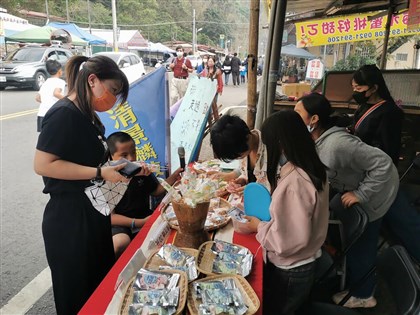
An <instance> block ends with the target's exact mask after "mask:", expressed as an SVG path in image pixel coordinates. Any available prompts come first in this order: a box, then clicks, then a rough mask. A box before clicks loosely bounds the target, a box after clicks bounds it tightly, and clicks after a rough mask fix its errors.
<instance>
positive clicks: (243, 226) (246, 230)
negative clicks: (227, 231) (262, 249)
mask: <svg viewBox="0 0 420 315" xmlns="http://www.w3.org/2000/svg"><path fill="white" fill-rule="evenodd" d="M243 218H244V219H246V220H247V222H242V221H238V220H235V219H233V220H232V222H233V228H234V230H235V232H237V233H241V234H250V233H256V232H258V224H260V222H261V221H260V219H258V218H256V217H252V216H248V215H244V216H243Z"/></svg>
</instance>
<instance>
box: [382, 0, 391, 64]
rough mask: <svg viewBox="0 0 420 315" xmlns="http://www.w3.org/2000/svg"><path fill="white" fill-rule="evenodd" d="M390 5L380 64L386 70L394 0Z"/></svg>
mask: <svg viewBox="0 0 420 315" xmlns="http://www.w3.org/2000/svg"><path fill="white" fill-rule="evenodd" d="M389 5H390V6H389V8H388V19H387V21H386V25H385V37H384V46H383V48H382V55H381V62H380V65H379V67H380V69H381V70H384V69H385V68H386V54H387V52H388V42H389V33H390V31H391V20H392V14H393V13H394V6H393V1H392V0H390V2H389Z"/></svg>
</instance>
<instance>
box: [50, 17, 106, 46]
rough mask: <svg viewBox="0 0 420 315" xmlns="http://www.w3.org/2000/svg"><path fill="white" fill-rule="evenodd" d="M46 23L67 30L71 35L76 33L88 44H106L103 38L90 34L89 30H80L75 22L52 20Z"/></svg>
mask: <svg viewBox="0 0 420 315" xmlns="http://www.w3.org/2000/svg"><path fill="white" fill-rule="evenodd" d="M48 25H49V26H52V27H55V28H61V29H64V30H66V31H67V32H69V33H70V34H71V35H72V36H73V35H76V36H78V37H80V38H81V39H83V40H85V41H87V42H88V43H89V44H90V45H105V44H106V40H105V39H103V38H100V37H98V36H95V35H92V34H90V33H89V32H86V31H84V30H82V29H81V28H80V27H78V26H77V25H76V24H73V23H59V22H52V23H48Z"/></svg>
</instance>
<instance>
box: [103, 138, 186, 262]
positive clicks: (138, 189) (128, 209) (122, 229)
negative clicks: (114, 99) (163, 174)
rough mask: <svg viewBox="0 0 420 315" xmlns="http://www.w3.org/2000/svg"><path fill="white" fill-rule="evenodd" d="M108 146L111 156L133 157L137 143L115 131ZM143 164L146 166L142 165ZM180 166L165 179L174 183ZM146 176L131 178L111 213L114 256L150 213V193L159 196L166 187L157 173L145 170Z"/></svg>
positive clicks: (134, 234) (134, 158)
mask: <svg viewBox="0 0 420 315" xmlns="http://www.w3.org/2000/svg"><path fill="white" fill-rule="evenodd" d="M107 144H108V150H109V153H110V157H111V159H112V160H119V159H121V158H125V159H127V160H129V161H136V145H135V143H134V140H133V138H132V137H131V136H130V135H129V134H127V133H125V132H114V133H113V134H111V135H109V137H108V138H107ZM142 167H143V168H147V166H145V165H142ZM181 171H182V169H180V168H179V169H177V170H176V171H175V172H174V173H173V174H172V175H171V176H169V177H168V178H167V179H166V182H167V183H168V184H169V185H171V186H172V185H173V184H174V183H175V181H176V179H177V178H178V176H179V173H180V172H181ZM146 174H147V175H145V176H135V177H133V178H132V179H131V181H130V183H129V185H128V188H127V191H126V192H125V194H124V196H123V198H122V199H121V201H120V202H119V203H118V205H117V206H116V207H115V209H114V211H113V212H112V213H111V225H112V240H113V243H114V251H115V255H116V257H119V256H120V255H121V254H122V253H123V252H124V250H125V249H126V248H127V246H128V245H129V244H130V242H131V240H132V239H133V238H134V236H136V234H137V232H138V230H139V229H140V228H141V227H142V226H143V225H144V224H145V223H146V221H147V219H148V218H149V216H150V215H151V214H152V213H153V211H152V210H151V209H150V200H149V199H150V196H159V195H162V194H163V193H165V189H164V188H163V187H162V185H161V184H160V183H159V182H158V181H157V179H156V176H155V175H154V174H153V173H151V172H150V170H147V172H146Z"/></svg>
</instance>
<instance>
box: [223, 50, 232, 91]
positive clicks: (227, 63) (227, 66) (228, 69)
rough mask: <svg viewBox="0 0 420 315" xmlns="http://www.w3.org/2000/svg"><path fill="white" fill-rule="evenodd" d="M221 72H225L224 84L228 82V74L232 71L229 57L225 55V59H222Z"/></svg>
mask: <svg viewBox="0 0 420 315" xmlns="http://www.w3.org/2000/svg"><path fill="white" fill-rule="evenodd" d="M222 67H223V73H224V74H225V85H228V83H229V75H230V73H231V72H232V67H231V61H230V57H229V56H226V58H225V61H223V66H222Z"/></svg>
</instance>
